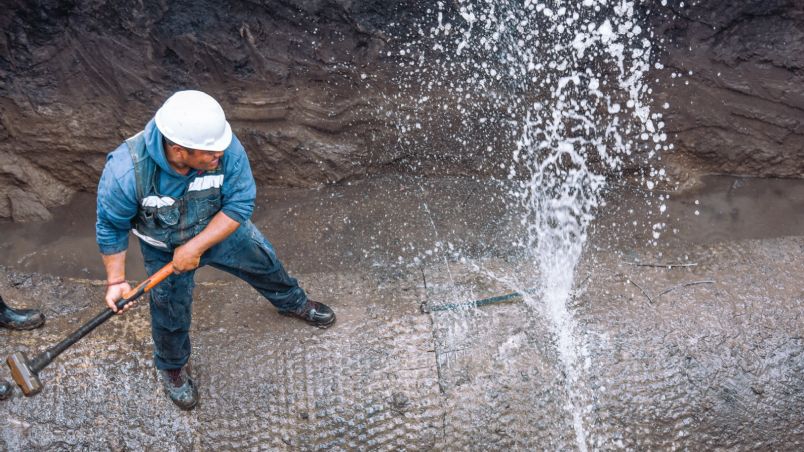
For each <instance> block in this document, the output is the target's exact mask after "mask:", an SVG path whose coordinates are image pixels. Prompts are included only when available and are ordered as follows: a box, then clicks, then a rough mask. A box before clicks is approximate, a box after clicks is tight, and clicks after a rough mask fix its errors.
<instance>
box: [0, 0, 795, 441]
mask: <svg viewBox="0 0 804 452" xmlns="http://www.w3.org/2000/svg"><path fill="white" fill-rule="evenodd" d="M660 3H662V2H655V4H654V3H652V2H647V3H645V5H646V6H647V7H649V8H654V9H656V10H661V11H662V14H657V15H654V16H651V17H652V19H651V20H652V21H653V22H652V23H651V27H652V29H654V30H655V33H656V34H657V35H656V36H657V38H660V39H658V40H659V41H660V43H661V44H660V46H659V47H660V49H659V50H658V51H657V55H658V57H657V59H658V61H660V62H661V64H662V66H663V67H664V69H663V70H656V74H655V78H654V80H655V81H656V82H655V83H652V86H653V87H654V90H655V92H654V97H655V102H656V103H657V105H661V104H663V103H664V102H668V103H669V105H670V107H669V109H668V110H667V114H666V116H665V120H666V122H667V130H668V135H670V136H671V138H670V140H671V143H673V144H674V145H675V149H674V151H673V152H671V153H668V154H665V155H664V156H663V159H664V163H665V164H666V165H667V170H668V173H669V174H670V175H671V177H672V178H673V181H675V182H679V184H678V186H674V185H672V184H668V185H667V186H660V187H656V189H655V190H652V191H650V192H647V190H646V188H645V185H644V184H643V183H641V182H640V180H639V177H638V176H634V177H619V178H618V177H614V176H612V177H611V178H610V179H611V180H610V185H609V188H608V191H607V192H606V193H605V200H606V204H605V206H604V207H601V208H600V209H598V210H597V212H596V213H597V218H596V219H595V221H594V222H593V223H592V225H591V228H590V238H589V241H588V243H587V244H586V246H585V248H584V254H583V256H582V258H581V261H580V262H579V264H578V265H577V268H576V271H575V284H574V285H573V287H574V288H573V292H572V294H571V297H570V300H569V302H568V307H569V310H570V312H571V313H572V316H573V317H574V318H575V320H576V322H577V331H575V334H576V336H577V339H576V341H577V342H578V344H579V346H580V348H581V351H580V352H579V353H580V356H581V357H582V359H581V367H582V378H581V379H580V380H579V381H572V382H571V383H572V384H567V383H568V381H570V377H569V376H568V375H567V372H566V369H565V368H563V367H562V365H561V359H560V358H561V357H560V356H559V352H558V351H557V349H558V344H559V342H560V338H559V337H557V335H556V334H555V331H554V330H553V329H552V326H551V322H550V319H549V318H548V316H547V315H546V314H545V311H544V310H543V309H541V308H540V307H539V302H538V296H536V297H534V299H528V300H526V302H522V300H521V298H516V297H514V298H512V299H510V300H509V301H508V302H504V303H495V304H492V305H489V306H484V307H480V308H460V309H446V310H432V309H423V307H425V308H428V307H429V308H432V307H433V306H455V305H458V306H464V305H465V304H466V303H467V302H471V301H473V300H479V299H483V298H488V297H492V296H497V295H501V294H508V293H512V292H514V291H520V292H521V291H522V290H523V289H528V288H532V287H533V284H534V281H537V280H538V271H537V270H535V266H534V265H533V262H532V260H530V259H529V258H528V256H527V255H525V254H523V252H522V249H521V247H520V246H518V245H517V244H516V243H514V242H515V240H511V239H512V238H516V237H519V236H521V235H522V234H523V224H522V223H521V221H520V218H521V212H520V208H519V207H512V206H517V205H518V204H517V203H516V202H514V200H512V199H511V193H512V186H511V184H512V183H513V182H510V181H508V180H507V179H506V178H505V177H502V176H504V174H497V173H496V170H495V169H494V168H495V167H496V163H497V162H498V161H499V159H504V158H508V156H500V155H489V154H484V153H483V152H469V151H468V150H467V149H466V148H465V147H461V146H460V145H458V144H456V142H455V138H454V135H453V132H454V130H455V127H456V126H455V124H454V122H455V121H456V120H457V121H459V120H460V118H459V117H457V116H459V114H458V113H454V112H452V110H448V111H449V113H446V114H445V117H443V118H442V119H443V121H444V122H443V123H440V124H439V126H438V127H433V128H432V129H425V130H424V131H422V132H419V133H433V134H435V135H434V136H433V137H431V139H430V140H429V141H428V144H427V146H425V147H423V148H412V147H410V146H401V145H400V140H402V138H400V131H399V129H398V128H397V126H396V125H395V124H396V122H395V121H396V120H397V119H398V118H396V117H395V116H394V114H395V113H391V114H389V113H388V112H398V111H403V112H404V111H406V110H405V108H407V105H403V103H402V102H401V101H400V99H401V98H403V97H404V96H401V95H400V93H399V92H395V91H394V90H395V87H394V81H395V80H396V79H395V76H396V75H395V71H396V70H397V69H395V68H396V67H397V64H398V63H399V58H398V57H397V56H396V55H397V50H398V47H399V46H400V43H399V41H398V39H396V38H395V37H394V36H400V35H403V33H402V31H404V30H408V29H410V28H411V27H412V25H411V24H414V23H415V22H416V20H418V19H419V18H421V17H426V16H427V12H426V9H427V5H425V4H422V3H419V2H397V3H394V4H392V5H391V6H389V5H386V4H384V3H383V2H371V1H366V2H345V1H330V2H304V1H298V2H284V1H281V2H280V1H266V2H230V3H227V4H226V5H224V4H222V3H219V2H201V4H198V2H196V3H195V6H190V5H184V4H182V3H181V2H178V3H175V4H171V5H169V6H168V5H166V4H151V3H149V2H144V3H139V4H137V5H134V4H130V2H114V1H111V2H100V3H98V4H92V5H89V4H74V3H69V2H68V3H64V2H37V3H36V4H34V3H29V2H24V1H22V2H6V4H5V5H2V6H5V7H6V9H7V10H8V11H11V12H12V13H11V14H6V15H4V16H3V17H2V18H0V24H2V30H3V33H2V34H0V119H1V121H0V218H2V219H4V221H3V222H0V237H1V238H0V294H2V295H3V297H4V298H5V299H6V300H7V301H9V302H10V303H11V304H14V305H19V306H30V307H37V308H40V309H42V310H43V312H44V313H45V315H46V317H47V319H48V320H47V323H46V325H45V326H44V327H43V328H41V329H39V330H35V331H31V332H12V331H8V330H0V355H2V356H5V355H8V354H10V353H12V352H14V351H19V350H23V351H26V352H28V353H29V355H30V354H32V353H35V352H36V351H39V350H42V349H43V347H44V346H46V345H49V344H52V343H54V342H55V341H57V340H59V339H61V338H62V337H63V336H64V335H66V334H67V333H69V332H70V331H71V330H73V329H74V328H76V327H77V326H78V325H80V324H81V322H83V321H86V320H87V319H89V318H90V317H92V316H93V315H94V314H96V313H97V312H98V311H99V310H100V309H102V307H103V305H102V301H101V299H102V295H103V291H104V286H103V281H102V279H103V274H102V266H101V263H100V258H99V256H98V255H97V251H96V250H97V247H96V245H95V244H94V236H93V233H94V230H93V224H94V194H93V193H92V191H93V189H94V188H93V187H94V186H95V184H96V181H97V176H98V174H99V171H100V169H101V167H102V164H103V156H104V155H105V152H106V151H108V150H110V149H112V148H113V147H114V146H116V144H117V143H118V142H119V141H120V139H122V138H123V137H125V136H127V135H128V134H130V133H132V132H134V131H136V130H137V129H138V128H139V127H141V126H142V123H143V122H144V121H146V120H147V119H148V117H149V116H150V115H151V114H152V112H153V110H154V108H156V107H157V106H158V105H159V103H160V102H161V100H162V99H163V98H164V97H165V95H166V94H167V93H169V92H170V91H172V90H174V89H176V88H178V87H182V86H198V87H201V88H204V89H208V90H210V91H217V92H221V93H225V94H222V99H221V102H222V104H223V105H224V108H225V109H226V111H227V114H229V117H230V118H231V120H232V124H233V126H234V128H235V131H236V133H238V136H239V137H240V138H241V140H242V141H243V142H244V144H245V145H246V148H247V150H248V151H249V153H250V157H251V160H252V165H253V167H254V169H255V176H256V177H257V179H258V182H259V183H260V189H259V195H258V202H257V204H258V205H257V209H256V211H255V216H254V222H255V223H256V224H257V225H258V226H259V227H260V229H261V230H263V231H264V232H265V234H266V235H267V237H268V238H269V239H270V240H271V241H272V243H273V244H274V245H275V247H276V249H277V252H278V254H279V256H280V257H281V258H282V259H283V261H284V262H285V264H286V265H287V267H288V268H289V270H290V271H291V273H292V274H294V275H295V276H296V277H298V278H299V279H300V281H301V283H302V285H303V286H304V287H305V288H306V289H307V291H308V292H309V293H310V294H311V295H312V296H313V297H314V298H316V299H320V300H321V301H324V302H326V303H328V304H330V305H331V306H332V307H333V308H334V309H335V310H336V312H337V314H338V323H337V324H336V325H335V326H334V327H333V328H330V329H328V330H317V329H313V328H310V327H307V326H306V325H303V324H301V323H297V322H294V321H291V320H288V319H287V318H285V317H281V316H279V315H277V314H276V313H275V311H274V310H273V308H272V307H271V306H270V305H269V304H268V303H266V302H265V301H264V300H262V299H261V298H260V297H259V295H258V294H257V293H256V292H255V291H253V290H252V289H251V288H250V287H248V286H247V285H245V284H244V283H242V282H241V281H239V280H236V279H234V278H232V277H230V276H227V275H224V274H222V273H220V272H217V271H214V270H211V269H202V270H201V271H200V272H199V274H198V277H197V281H198V286H197V288H196V290H195V302H194V303H195V304H194V311H193V317H194V319H193V330H192V338H193V347H194V349H193V358H192V360H193V365H194V369H195V375H196V379H197V381H198V384H199V386H200V392H201V403H200V405H199V406H198V407H197V408H196V409H195V410H193V411H191V412H180V411H179V410H177V409H175V408H174V407H173V405H172V404H171V403H170V402H169V401H168V400H167V399H166V398H165V397H164V395H163V394H162V393H161V388H160V387H159V383H158V381H157V379H156V375H155V371H154V368H153V364H152V362H151V339H150V329H149V317H148V312H147V309H146V308H145V307H144V306H140V307H138V308H136V309H135V310H133V311H131V312H130V313H129V314H127V315H126V316H125V317H122V318H115V319H113V320H112V321H110V322H109V323H108V324H107V325H104V326H103V327H101V328H100V329H98V330H97V331H96V332H94V333H93V334H91V335H90V336H88V337H87V338H85V339H84V340H83V341H82V342H81V343H79V344H78V345H76V346H75V347H73V348H72V349H70V350H69V351H67V352H66V353H65V354H64V355H63V356H62V357H60V358H59V359H58V360H57V361H56V362H55V363H54V364H53V365H52V366H50V367H48V368H47V369H46V370H44V371H43V372H42V373H41V379H42V382H43V383H44V385H45V389H44V390H43V392H42V393H41V394H39V395H37V396H36V397H34V398H23V397H22V396H21V394H20V393H19V391H17V393H16V394H15V396H14V397H13V398H12V399H11V400H7V401H2V402H0V412H1V413H2V416H0V444H2V447H3V449H5V450H74V449H89V450H108V449H115V450H117V449H136V450H139V449H152V448H166V449H169V450H208V449H216V450H229V449H244V448H249V449H269V450H275V449H278V450H300V449H301V450H312V449H336V450H343V449H358V450H366V449H382V450H391V449H393V450H433V449H435V450H465V449H471V450H504V449H553V450H571V449H574V448H577V447H578V438H577V428H575V427H574V426H573V419H574V418H573V415H574V413H573V412H572V410H573V409H574V408H578V409H580V414H579V415H577V416H578V417H579V418H580V420H581V422H582V424H583V426H584V429H585V433H586V436H585V445H586V446H587V447H588V448H592V449H648V450H655V449H692V450H700V449H707V450H709V449H729V450H732V449H770V450H799V449H801V447H802V443H804V428H803V427H802V426H803V425H804V422H802V420H804V419H802V413H804V397H803V396H802V394H804V340H803V339H802V331H804V323H803V322H804V319H803V317H802V314H804V285H802V284H801V276H800V275H801V274H803V273H804V259H802V253H804V226H802V225H804V182H802V180H801V179H796V178H801V177H802V175H804V155H802V152H804V144H803V143H804V142H802V136H803V135H804V126H802V121H803V120H804V114H802V109H804V100H803V99H804V98H803V97H802V95H803V94H802V90H801V89H800V86H802V84H801V82H802V81H803V80H802V77H804V74H803V73H802V67H804V64H802V60H801V55H804V53H802V52H801V50H802V49H801V48H800V46H801V45H802V44H801V43H802V42H804V40H802V39H797V38H798V37H800V36H801V34H802V33H803V32H802V30H804V26H802V24H803V23H804V22H802V20H804V9H803V8H802V6H801V5H800V4H799V3H798V2H795V1H792V0H791V1H782V0H780V1H773V2H760V1H751V2H742V4H741V5H740V6H734V5H733V4H732V2H718V1H705V2H698V4H696V5H687V6H682V4H681V2H672V1H671V2H666V3H668V5H660ZM456 4H457V3H456ZM194 8H203V10H204V11H205V14H199V13H198V11H200V10H201V9H194ZM456 14H457V13H456ZM269 37H270V44H271V45H268V42H267V41H266V40H268V38H269ZM392 53H393V55H394V56H393V57H392V56H391V54H392ZM677 74H683V77H682V76H680V75H677ZM364 76H365V78H364ZM433 102H436V101H433ZM437 102H449V96H448V95H447V94H445V95H444V97H442V98H440V99H438V100H437ZM440 107H441V105H438V106H436V107H432V106H430V107H428V106H424V107H423V108H425V109H427V108H434V109H439V108H440ZM438 111H440V110H438ZM110 124H113V125H112V126H111V127H113V128H114V130H113V131H110V129H109V127H110ZM476 134H477V135H476V136H470V137H468V138H469V140H468V141H470V142H477V143H479V144H478V145H477V147H478V148H480V149H481V150H482V149H485V146H482V143H484V140H486V139H488V137H485V136H482V134H483V132H482V131H477V132H476ZM463 138H467V137H463ZM473 145H474V144H473ZM411 149H413V150H411ZM636 161H637V162H639V160H636ZM654 163H655V162H654ZM646 165H647V164H646ZM645 168H647V167H645ZM645 168H642V169H645ZM631 170H633V173H635V174H636V173H638V172H639V170H640V168H631ZM714 173H721V174H724V173H725V174H731V175H720V176H714V175H706V174H714ZM735 175H736V176H739V177H735ZM744 176H763V177H767V176H778V177H786V178H781V179H767V178H764V179H763V178H753V177H744ZM663 190H667V191H663ZM657 193H658V194H661V195H662V196H664V195H667V196H668V198H667V199H663V201H662V203H663V204H665V208H664V209H662V211H661V214H660V213H659V211H658V210H657V205H656V203H657V201H656V195H657ZM657 223H664V225H663V227H662V229H661V230H662V235H661V238H660V239H658V240H656V239H654V233H655V231H656V228H655V227H654V225H656V224H657ZM132 244H133V245H135V244H136V241H135V240H134V239H132ZM668 264H674V265H668ZM128 268H129V269H130V271H129V273H128V274H129V277H130V278H131V279H139V278H142V277H144V276H145V275H144V274H143V273H142V269H141V258H140V256H139V251H138V250H137V249H136V246H132V248H131V252H130V253H129V256H128ZM426 311H431V312H426ZM0 377H2V378H9V377H8V372H7V371H0ZM572 391H579V392H581V393H582V397H579V396H577V394H571V393H570V392H572ZM572 397H576V398H575V399H572ZM568 400H582V401H583V402H584V403H583V406H576V407H574V408H572V407H568V405H569V404H568ZM576 405H577V404H576Z"/></svg>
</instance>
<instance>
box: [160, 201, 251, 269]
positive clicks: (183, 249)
mask: <svg viewBox="0 0 804 452" xmlns="http://www.w3.org/2000/svg"><path fill="white" fill-rule="evenodd" d="M238 227H240V223H238V222H237V221H235V220H233V219H231V218H229V217H228V216H227V215H226V214H225V213H223V211H220V212H218V213H217V214H215V216H214V217H212V221H210V222H209V224H208V225H207V227H206V228H204V230H203V231H201V233H199V234H198V235H197V236H195V237H193V238H192V239H191V240H190V241H189V242H187V243H185V244H184V245H182V246H180V247H178V248H176V249H175V250H174V251H173V271H174V273H182V272H186V271H190V270H194V269H196V268H198V264H199V263H200V261H201V255H202V254H204V252H205V251H206V250H208V249H210V248H212V247H213V246H215V245H217V244H218V243H220V242H222V241H223V240H224V239H226V237H229V236H230V235H231V234H232V233H233V232H234V231H236V230H237V228H238Z"/></svg>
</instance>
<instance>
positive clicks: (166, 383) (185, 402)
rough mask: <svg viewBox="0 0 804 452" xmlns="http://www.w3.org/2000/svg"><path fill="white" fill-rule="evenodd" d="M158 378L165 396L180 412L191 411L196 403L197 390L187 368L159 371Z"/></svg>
mask: <svg viewBox="0 0 804 452" xmlns="http://www.w3.org/2000/svg"><path fill="white" fill-rule="evenodd" d="M159 378H160V379H161V380H162V388H164V390H165V394H167V396H168V397H169V398H170V400H172V401H173V403H175V404H176V406H177V407H179V408H181V409H182V410H192V409H193V408H194V407H195V405H196V404H197V403H198V389H197V388H196V387H195V384H194V383H193V379H192V377H191V376H190V371H189V369H188V368H187V366H184V367H182V368H181V369H170V370H160V371H159Z"/></svg>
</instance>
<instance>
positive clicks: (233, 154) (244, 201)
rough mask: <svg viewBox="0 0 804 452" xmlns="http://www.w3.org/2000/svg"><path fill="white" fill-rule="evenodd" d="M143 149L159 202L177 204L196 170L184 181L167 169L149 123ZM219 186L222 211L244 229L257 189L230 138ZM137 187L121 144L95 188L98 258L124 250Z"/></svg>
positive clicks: (155, 132) (239, 149) (241, 152)
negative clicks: (153, 169) (154, 173)
mask: <svg viewBox="0 0 804 452" xmlns="http://www.w3.org/2000/svg"><path fill="white" fill-rule="evenodd" d="M144 134H145V146H146V149H147V150H148V155H149V156H150V157H151V158H152V159H153V160H154V161H155V162H156V164H157V165H158V166H159V168H160V169H161V171H159V191H160V194H161V195H163V196H172V197H175V198H178V197H180V196H182V195H184V193H185V192H186V191H187V186H188V184H189V183H190V181H191V180H192V179H193V177H195V175H196V174H195V170H190V172H189V173H188V174H187V175H186V176H185V175H183V174H179V173H178V172H176V170H174V169H173V168H172V167H171V166H170V164H168V161H167V158H166V157H165V150H164V148H163V146H162V133H161V132H159V129H158V128H157V127H156V123H155V122H154V120H153V119H151V120H150V121H149V122H148V124H147V125H146V126H145V132H144ZM221 164H222V165H223V185H222V187H221V196H222V208H221V211H222V212H223V213H225V214H226V216H228V217H229V218H231V219H232V220H235V221H237V222H238V223H241V224H242V223H245V222H246V221H247V220H249V219H250V218H251V214H252V212H253V211H254V199H255V198H256V196H257V186H256V184H255V183H254V176H253V175H252V174H251V165H249V162H248V156H247V155H246V150H245V149H243V145H242V144H240V140H238V139H237V137H236V136H234V135H232V143H231V144H230V145H229V147H228V148H226V150H225V151H224V155H223V158H222V159H221ZM137 207H138V201H137V182H136V180H135V177H134V164H133V162H132V160H131V155H130V154H129V151H128V145H127V144H126V143H125V142H124V143H123V144H121V145H120V146H119V147H118V148H117V149H115V150H114V151H112V152H111V153H110V154H109V155H108V156H107V157H106V166H105V167H104V168H103V174H102V175H101V178H100V182H99V183H98V210H97V215H98V219H97V222H96V223H95V239H96V241H97V242H98V248H99V249H100V252H101V254H105V255H109V254H116V253H119V252H121V251H123V250H126V249H127V248H128V233H129V231H130V230H131V228H132V224H131V221H132V219H133V218H134V216H135V215H136V214H137Z"/></svg>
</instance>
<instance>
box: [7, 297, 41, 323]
mask: <svg viewBox="0 0 804 452" xmlns="http://www.w3.org/2000/svg"><path fill="white" fill-rule="evenodd" d="M44 323H45V316H44V315H42V313H41V312H39V311H37V310H35V309H13V308H12V307H10V306H8V305H7V304H6V303H5V302H4V301H3V297H0V326H1V327H4V328H8V329H11V330H32V329H34V328H39V327H40V326H42V325H43V324H44Z"/></svg>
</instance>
